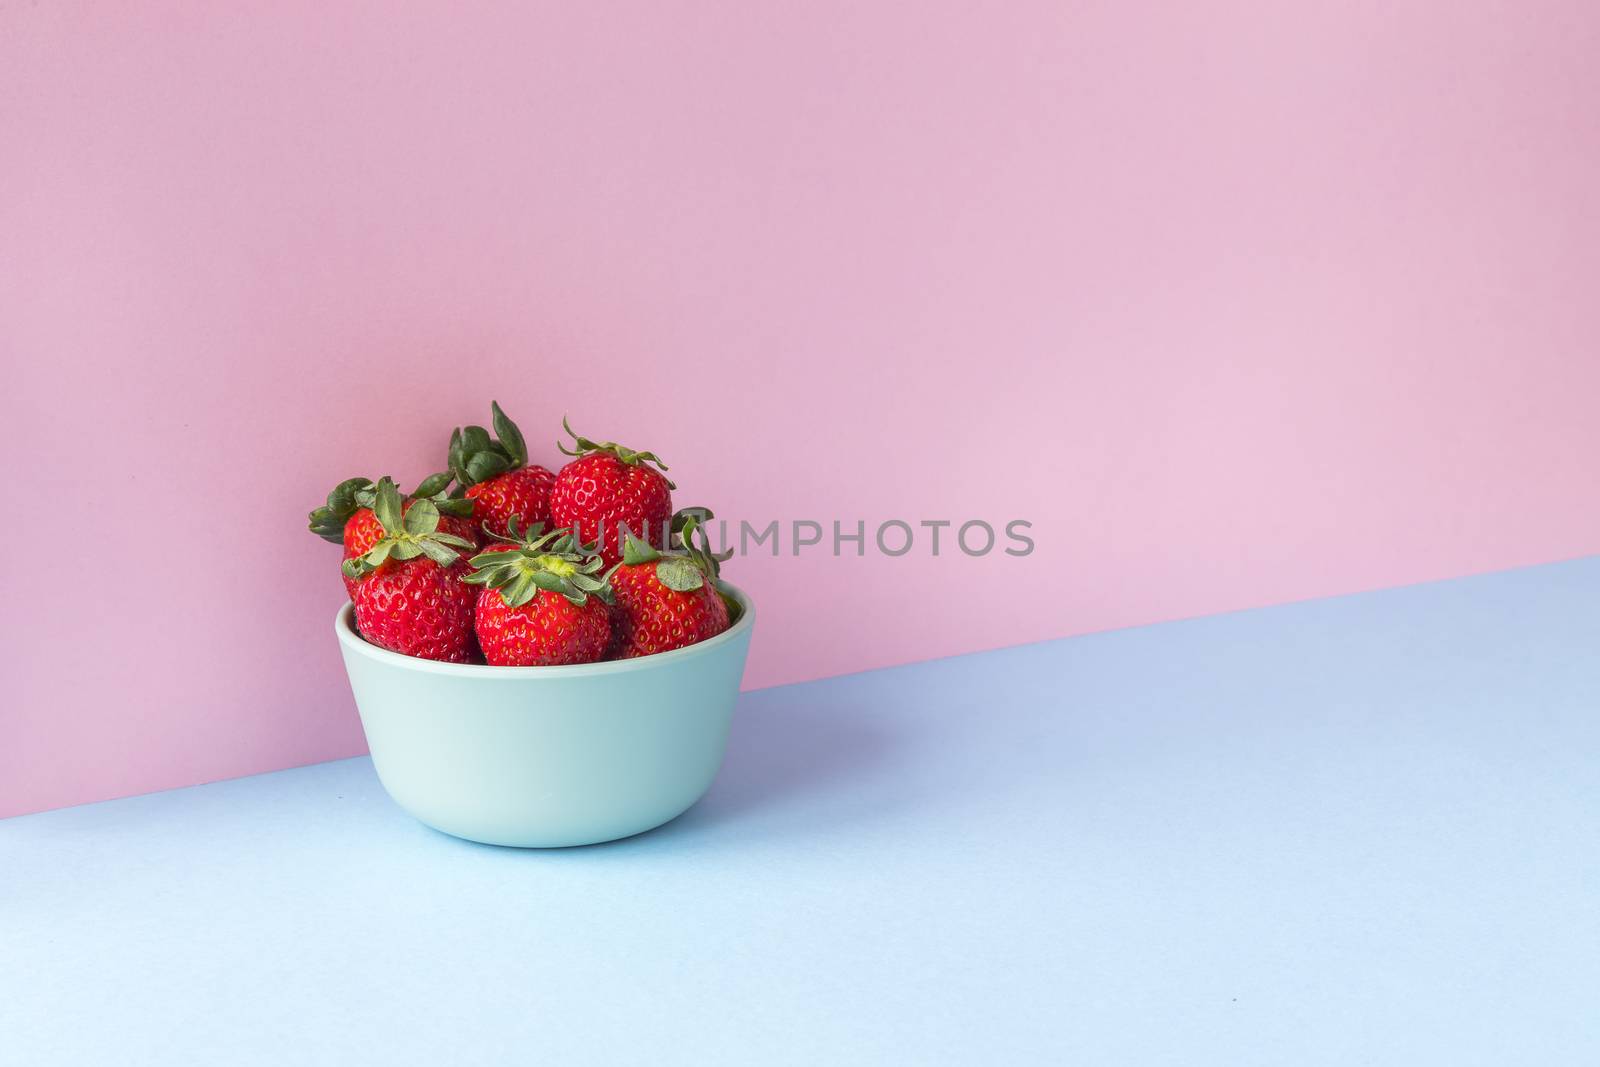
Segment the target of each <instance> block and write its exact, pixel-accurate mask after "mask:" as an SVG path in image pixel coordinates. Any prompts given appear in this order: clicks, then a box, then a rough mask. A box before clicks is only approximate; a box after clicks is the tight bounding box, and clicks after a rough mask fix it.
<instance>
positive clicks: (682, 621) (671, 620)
mask: <svg viewBox="0 0 1600 1067" xmlns="http://www.w3.org/2000/svg"><path fill="white" fill-rule="evenodd" d="M703 514H704V515H706V517H709V516H710V512H703ZM700 521H701V520H700V519H699V517H698V515H691V516H690V517H689V518H688V519H687V520H686V521H685V522H684V524H683V533H682V537H683V545H684V547H683V548H682V549H680V550H674V551H670V552H666V553H662V552H658V551H656V550H655V549H654V548H653V547H651V546H650V545H648V544H646V543H645V542H643V541H641V540H639V539H638V538H637V537H633V536H631V535H630V536H629V537H628V538H627V540H626V542H625V543H624V545H623V554H622V564H621V566H619V567H617V568H616V569H615V570H613V571H612V572H611V592H612V596H613V597H614V598H615V599H614V603H615V605H616V607H615V608H614V609H613V611H612V615H613V633H614V639H613V642H612V645H611V648H610V650H609V653H608V655H607V657H606V658H607V659H632V658H634V657H636V656H649V655H653V654H655V653H657V652H670V651H672V650H673V649H675V648H684V647H685V646H687V645H692V644H695V643H696V642H699V641H704V640H705V639H706V638H708V637H715V636H717V635H718V634H720V633H721V632H722V631H724V630H726V629H727V628H728V604H727V602H726V601H725V600H724V599H723V597H722V592H721V590H720V589H719V587H718V581H717V572H718V562H719V561H718V559H717V557H716V556H714V555H712V554H711V552H710V551H709V546H706V547H704V548H702V547H700V546H697V545H695V543H694V535H695V532H696V530H697V529H698V527H699V523H700ZM702 533H703V531H702Z"/></svg>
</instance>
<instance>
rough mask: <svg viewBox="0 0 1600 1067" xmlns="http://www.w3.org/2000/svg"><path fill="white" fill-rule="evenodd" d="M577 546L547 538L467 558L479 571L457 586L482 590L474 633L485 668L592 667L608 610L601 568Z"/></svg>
mask: <svg viewBox="0 0 1600 1067" xmlns="http://www.w3.org/2000/svg"><path fill="white" fill-rule="evenodd" d="M552 539H555V540H552ZM576 547H577V546H575V545H574V544H573V542H572V538H571V537H570V536H569V535H567V534H565V533H560V534H558V533H556V532H554V531H553V532H551V533H547V534H544V535H543V536H542V537H539V538H537V539H535V540H531V541H527V542H524V543H522V544H517V545H509V546H508V545H495V546H493V547H491V548H489V549H487V550H485V551H484V552H481V553H479V554H478V555H477V556H474V557H473V558H472V565H473V566H474V567H477V568H478V570H477V571H475V572H474V573H472V574H471V575H468V576H467V577H466V578H465V579H463V580H464V581H466V582H470V583H472V584H474V585H481V586H483V591H482V592H480V593H479V594H478V605H477V613H476V616H475V618H476V622H475V627H476V630H477V635H478V643H479V645H480V646H481V647H482V648H483V657H484V660H485V662H487V663H489V664H490V665H492V666H496V667H549V666H555V665H558V664H565V663H593V662H594V661H595V660H598V659H600V657H601V656H603V655H604V654H605V651H606V646H607V645H608V644H609V643H610V641H611V609H610V608H609V607H608V606H607V604H606V598H607V597H608V596H609V591H608V590H607V588H606V584H605V580H604V579H603V578H597V577H595V572H597V571H599V570H600V568H601V566H602V563H601V560H600V557H599V556H587V557H586V556H584V555H582V554H581V553H579V552H578V551H577V550H576Z"/></svg>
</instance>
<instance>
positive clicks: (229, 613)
mask: <svg viewBox="0 0 1600 1067" xmlns="http://www.w3.org/2000/svg"><path fill="white" fill-rule="evenodd" d="M1313 6H1314V5H1270V4H1258V3H1249V4H1243V3H1239V4H1233V3H1208V4H1203V5H1184V4H1167V5H1148V4H1128V3H1101V4H1066V3H1059V2H1030V3H1012V4H999V5H979V4H958V3H934V4H922V5H907V6H904V7H901V6H899V5H888V4H871V3H868V4H861V3H855V2H852V3H826V4H824V3H811V4H797V5H782V6H781V7H780V6H779V5H772V4H749V3H742V2H731V0H729V2H717V3H695V4H678V3H663V2H658V0H652V2H648V3H633V4H626V5H619V4H604V5H590V4H579V3H570V2H568V3H559V4H557V3H547V4H539V5H527V4H502V5H462V4H449V5H443V4H441V5H437V6H436V7H433V8H424V7H421V6H419V5H395V4H390V3H372V4H367V5H357V4H340V5H323V4H311V3H302V4H285V3H281V2H275V3H272V4H260V5H256V6H254V8H253V9H251V8H249V7H247V6H246V5H237V4H229V5H208V4H200V3H192V4H162V3H142V4H138V5H128V4H110V3H106V4H87V3H84V4H64V3H63V4H36V5H21V4H7V5H3V6H0V153H3V155H0V331H3V332H0V344H3V346H4V359H5V378H6V387H5V392H4V399H3V401H0V403H3V405H4V411H3V416H4V417H3V425H4V433H5V435H6V457H7V459H8V461H9V470H8V485H9V486H10V488H11V490H12V493H13V508H14V515H15V517H16V523H15V527H16V528H15V531H14V534H13V536H12V538H11V550H10V551H9V552H8V553H7V564H6V573H7V580H6V589H7V592H8V593H9V597H8V605H7V610H6V611H4V612H3V613H0V626H3V627H4V635H3V636H4V645H3V647H4V649H5V656H6V660H7V664H6V690H5V704H4V713H3V717H0V815H5V814H14V813H18V812H24V811H29V810H34V809H41V808H48V807H53V806H58V805H64V804H72V803H77V802H81V801H88V800H95V799H99V798H105V797H112V796H117V795H121V794H127V793H132V792H138V791H144V790H152V789H158V788H163V787H168V786H176V785H183V784H188V783H194V782H200V781H204V780H209V779H215V778H220V777H227V776H232V775H240V774H247V773H251V772H255V771H262V770H267V769H271V768H278V767H284V766H289V765H293V764H298V763H305V762H311V761H316V760H323V759H329V758H334V757H339V756H346V755H351V754H355V753H358V752H360V751H362V747H363V746H362V738H361V732H360V728H359V724H358V722H357V719H356V716H355V713H354V709H353V707H352V704H351V701H350V697H349V692H348V690H347V688H346V685H345V682H344V679H343V677H342V673H341V669H340V666H339V662H338V656H337V652H336V648H335V643H334V640H333V637H332V635H331V633H330V632H329V620H330V618H331V616H332V614H333V611H334V608H335V606H336V605H337V604H338V603H339V602H340V600H341V599H342V596H341V589H340V585H339V581H338V578H337V576H336V573H335V565H336V556H337V553H336V552H335V551H334V550H333V549H332V548H331V547H330V546H327V545H325V544H323V543H322V542H320V541H317V540H315V539H314V538H312V537H311V536H310V535H309V534H307V533H306V532H305V530H304V514H305V512H306V510H307V509H308V508H309V507H310V506H311V505H312V504H314V503H315V502H316V501H317V500H318V498H319V497H320V495H321V494H322V493H324V492H325V491H326V489H327V488H328V486H329V485H330V484H331V483H333V482H334V481H336V480H337V479H339V478H341V477H344V476H346V475H349V474H352V473H370V474H376V473H382V472H385V471H388V472H392V473H394V474H395V475H397V476H400V477H401V478H402V479H404V480H407V481H409V480H413V479H415V478H416V477H418V476H419V475H421V474H423V473H426V472H427V471H429V470H431V469H434V468H436V467H437V466H439V457H440V455H441V452H442V448H443V443H444V439H445V436H446V434H447V433H448V430H449V428H450V427H451V426H452V425H455V424H456V423H458V422H463V421H468V420H481V419H483V418H484V417H486V414H487V411H486V409H487V405H488V401H489V399H490V397H491V396H494V397H498V398H499V399H500V400H501V402H502V403H503V404H505V406H506V407H507V408H508V409H509V410H510V411H511V412H512V413H513V415H515V416H516V417H517V418H518V419H519V420H520V421H521V422H522V424H523V426H524V428H525V430H527V431H528V433H529V437H530V439H531V440H532V441H533V443H534V446H535V450H536V452H540V451H542V455H543V456H544V457H545V458H546V459H547V461H553V460H555V459H556V456H555V454H554V450H553V448H551V447H550V443H551V442H553V441H554V439H555V436H556V430H557V427H558V422H559V418H560V415H561V413H562V412H563V411H566V412H570V413H571V415H572V417H573V420H574V422H575V424H576V425H577V426H578V427H579V428H580V429H583V430H584V431H585V432H587V433H590V434H592V435H608V436H616V437H618V438H619V439H621V440H623V441H625V442H627V443H630V444H633V445H636V446H639V447H651V448H654V449H656V450H658V451H659V452H661V453H662V455H664V456H665V457H666V459H667V461H668V462H669V463H671V464H672V465H673V473H674V474H675V475H677V476H678V481H679V484H680V485H681V486H682V492H681V494H680V496H679V499H680V501H681V502H685V503H689V502H703V503H707V504H711V505H713V506H715V507H716V508H717V509H718V510H719V511H720V512H721V513H722V514H725V515H728V516H732V517H750V518H753V519H758V520H763V521H764V520H765V519H768V518H779V519H792V518H816V519H832V518H835V517H838V518H843V519H846V520H851V521H853V520H854V519H856V518H862V519H866V520H868V521H869V523H876V522H878V521H880V520H882V519H885V518H904V519H908V520H916V519H921V518H950V519H956V520H960V519H964V518H984V519H988V520H989V521H991V522H993V523H996V524H997V525H998V524H1001V523H1004V522H1005V521H1006V520H1008V519H1011V518H1025V519H1029V520H1031V521H1032V522H1033V523H1034V531H1033V533H1034V536H1035V538H1036V540H1037V543H1038V549H1037V551H1036V552H1035V554H1034V555H1033V556H1032V557H1030V558H1027V559H1022V560H1018V559H1011V558H1007V557H1005V556H1003V555H999V554H998V553H997V554H996V555H995V556H993V557H990V558H986V559H983V560H972V559H968V558H965V557H963V556H961V555H959V554H957V553H946V554H945V555H942V556H941V557H940V558H938V559H933V558H930V557H928V556H927V555H925V554H923V553H918V554H915V555H913V556H908V557H905V558H903V559H883V558H873V557H870V556H869V557H868V558H866V559H863V560H856V559H853V558H846V559H842V560H836V559H833V558H830V557H828V556H825V555H820V554H819V555H814V556H812V557H810V558H806V557H802V558H801V559H799V560H795V559H792V558H783V559H777V560H774V559H770V558H756V559H749V560H745V561H742V562H740V561H736V563H735V564H733V565H732V570H731V576H732V577H733V578H734V579H735V580H736V581H738V582H740V583H742V584H744V585H745V586H746V587H747V588H749V589H750V590H752V591H753V593H754V594H755V596H756V597H757V598H758V599H759V601H760V604H761V609H762V626H761V630H760V632H759V633H758V635H757V645H756V648H755V650H754V652H753V658H752V662H751V664H750V669H749V673H748V675H747V678H746V682H747V684H748V685H751V686H766V685H773V684H777V683H782V682H790V681H795V680H798V679H805V678H812V677H816V676H820V675H827V674H832V673H837V672H842V671H852V670H860V669H862V668H868V667H875V666H880V665H884V664H892V663H900V662H904V661H908V660H916V659H924V658H930V657H935V656H943V655H948V654H951V653H958V652H964V651H969V650H973V649H981V648H988V647H994V646H1000V645H1006V644H1012V643H1017V642H1024V641H1033V640H1038V639H1042V638H1050V637H1057V636H1062V635H1067V634H1074V633H1079V632H1083V631H1089V630H1096V629H1103V628H1109V627H1118V626H1127V625H1131V624H1136V623H1145V622H1151V621H1154V620H1159V619H1170V618H1174V617H1178V616H1186V615H1194V614H1200V613H1207V612H1217V611H1224V610H1229V609H1234V608H1241V607H1246V606H1251V605H1260V604H1268V603H1273V602H1281V601H1285V600H1291V599H1295V598H1303V597H1314V596H1320V595H1325V594H1331V593H1338V592H1343V591H1350V590H1356V589H1363V588H1369V587H1375V586H1383V585H1389V584H1395V583H1403V582H1413V581H1419V580H1424V579H1431V578H1439V577H1444V576H1449V575H1456V574H1462V573H1466V572H1471V571H1478V570H1485V569H1493V568H1501V567H1510V566H1515V565H1519V564H1528V563H1535V562H1539V561H1545V560H1551V559H1556V558H1561V557H1570V556H1575V555H1581V554H1586V553H1590V552H1594V551H1596V550H1600V493H1597V492H1596V482H1595V469H1596V467H1595V458H1596V455H1597V449H1600V420H1597V419H1596V417H1595V404H1596V398H1597V396H1600V350H1597V342H1600V300H1597V299H1596V297H1595V294H1596V279H1597V278H1600V211H1597V207H1596V204H1597V199H1596V190H1600V128H1597V126H1600V110H1597V109H1596V106H1595V103H1596V101H1597V100H1600V63H1596V61H1595V60H1596V56H1597V55H1600V8H1597V7H1596V6H1595V5H1593V4H1586V3H1580V2H1574V3H1565V4H1562V3H1553V4H1552V3H1546V4H1504V3H1496V4H1453V3H1452V4H1445V3H1423V4H1418V3H1388V2H1386V3H1381V4H1380V3H1363V4H1343V5H1315V6H1319V7H1322V8H1325V9H1327V10H1323V11H1320V12H1314V11H1312V10H1309V9H1310V8H1311V7H1313ZM1335 7H1338V8H1342V10H1341V11H1338V12H1335V11H1333V10H1332V8H1335ZM1288 8H1299V9H1300V10H1293V11H1291V10H1287V9H1288ZM1285 713H1286V714H1290V713H1292V712H1290V711H1287V710H1286V712H1285Z"/></svg>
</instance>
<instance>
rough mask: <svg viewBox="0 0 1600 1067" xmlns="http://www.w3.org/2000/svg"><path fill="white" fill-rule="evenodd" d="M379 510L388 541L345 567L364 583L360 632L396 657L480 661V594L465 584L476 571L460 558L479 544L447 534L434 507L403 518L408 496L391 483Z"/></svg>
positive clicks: (384, 484)
mask: <svg viewBox="0 0 1600 1067" xmlns="http://www.w3.org/2000/svg"><path fill="white" fill-rule="evenodd" d="M373 511H374V513H375V514H376V515H377V518H378V521H379V523H380V524H381V525H382V528H383V536H382V537H380V538H379V539H378V541H377V542H376V543H375V544H374V545H373V546H372V548H371V549H370V550H369V551H367V552H366V553H365V554H364V555H361V556H358V557H357V558H355V559H350V560H346V561H345V563H344V567H343V570H344V573H345V576H346V577H348V578H355V579H358V581H357V582H356V588H355V610H356V629H357V630H358V631H360V633H361V636H362V637H364V638H366V639H367V640H368V641H370V642H372V643H373V644H375V645H378V646H380V647H382V648H387V649H389V650H390V651H391V652H399V653H401V654H402V655H407V656H420V657H422V658H423V659H435V660H444V661H447V662H450V663H470V662H472V660H473V659H474V656H475V652H476V648H475V646H474V639H473V632H472V612H473V606H474V603H475V601H476V599H477V593H476V591H475V590H473V589H472V587H470V586H468V585H466V584H465V583H464V582H463V581H462V579H463V578H464V577H466V576H467V573H468V569H467V566H466V563H465V561H464V560H462V558H461V556H460V554H459V553H458V552H457V551H456V550H457V549H461V548H470V547H472V542H470V541H468V540H467V539H466V538H463V537H457V536H455V535H454V534H449V533H443V532H441V531H440V530H439V528H438V527H439V511H438V507H437V505H435V504H434V502H433V501H431V500H426V499H424V500H415V501H413V502H412V505H411V507H410V508H407V509H405V511H404V517H403V518H402V514H401V513H402V506H401V501H400V493H399V491H398V490H396V489H395V487H394V483H393V482H391V481H389V480H388V479H387V478H385V479H383V480H382V481H380V482H379V483H378V488H377V493H376V498H375V499H374V501H373Z"/></svg>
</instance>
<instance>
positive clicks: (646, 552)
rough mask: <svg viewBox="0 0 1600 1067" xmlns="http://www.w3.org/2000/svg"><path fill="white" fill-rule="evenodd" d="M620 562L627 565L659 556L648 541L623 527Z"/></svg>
mask: <svg viewBox="0 0 1600 1067" xmlns="http://www.w3.org/2000/svg"><path fill="white" fill-rule="evenodd" d="M622 532H623V542H622V562H624V563H626V564H628V565H629V566H634V565H636V564H639V563H650V562H653V561H655V560H658V559H660V558H661V553H659V552H657V551H656V550H655V549H654V548H653V547H651V545H650V543H649V542H647V541H642V540H640V539H639V538H637V537H635V536H634V535H633V531H632V530H630V529H628V528H627V527H623V531H622Z"/></svg>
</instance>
